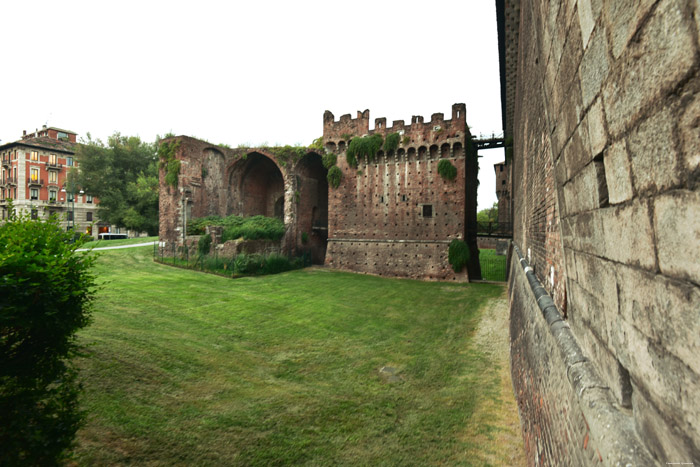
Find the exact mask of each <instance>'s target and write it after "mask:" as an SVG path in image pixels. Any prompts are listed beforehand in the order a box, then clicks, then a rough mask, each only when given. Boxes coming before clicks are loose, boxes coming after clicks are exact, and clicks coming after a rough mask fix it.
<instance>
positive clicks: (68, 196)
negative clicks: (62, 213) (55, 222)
mask: <svg viewBox="0 0 700 467" xmlns="http://www.w3.org/2000/svg"><path fill="white" fill-rule="evenodd" d="M74 196H75V195H74V194H73V193H71V192H68V193H66V201H75V198H74Z"/></svg>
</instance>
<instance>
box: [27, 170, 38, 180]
mask: <svg viewBox="0 0 700 467" xmlns="http://www.w3.org/2000/svg"><path fill="white" fill-rule="evenodd" d="M29 177H30V180H31V181H32V182H33V183H36V182H38V181H39V169H36V168H34V167H32V170H31V172H30V176H29Z"/></svg>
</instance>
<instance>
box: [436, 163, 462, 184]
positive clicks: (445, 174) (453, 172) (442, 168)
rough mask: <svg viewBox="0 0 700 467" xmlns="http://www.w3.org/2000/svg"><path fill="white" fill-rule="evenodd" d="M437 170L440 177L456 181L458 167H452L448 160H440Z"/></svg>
mask: <svg viewBox="0 0 700 467" xmlns="http://www.w3.org/2000/svg"><path fill="white" fill-rule="evenodd" d="M437 169H438V173H439V174H440V176H441V177H442V178H444V179H445V180H454V179H455V177H457V167H455V166H454V165H452V162H450V161H448V160H447V159H440V162H438V167H437Z"/></svg>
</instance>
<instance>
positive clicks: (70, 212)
mask: <svg viewBox="0 0 700 467" xmlns="http://www.w3.org/2000/svg"><path fill="white" fill-rule="evenodd" d="M67 214H68V217H67V218H66V219H67V220H69V221H72V220H73V211H68V213H67Z"/></svg>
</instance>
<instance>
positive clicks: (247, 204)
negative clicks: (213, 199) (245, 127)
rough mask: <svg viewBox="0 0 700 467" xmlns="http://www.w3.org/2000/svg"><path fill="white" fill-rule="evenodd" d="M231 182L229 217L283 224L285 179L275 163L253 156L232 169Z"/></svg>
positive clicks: (260, 155)
mask: <svg viewBox="0 0 700 467" xmlns="http://www.w3.org/2000/svg"><path fill="white" fill-rule="evenodd" d="M228 181H229V184H228V194H229V196H228V203H227V209H226V210H227V214H229V215H230V214H236V215H238V216H257V215H262V216H267V217H277V218H278V219H280V220H282V221H284V177H283V175H282V172H281V170H280V168H279V167H278V166H277V164H276V163H275V162H274V161H273V160H272V159H270V158H269V157H267V156H265V155H264V154H261V153H259V152H251V153H249V154H248V155H247V157H246V158H245V159H241V160H239V161H238V162H236V163H235V164H234V165H233V167H232V168H231V171H230V174H229V180H228Z"/></svg>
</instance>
